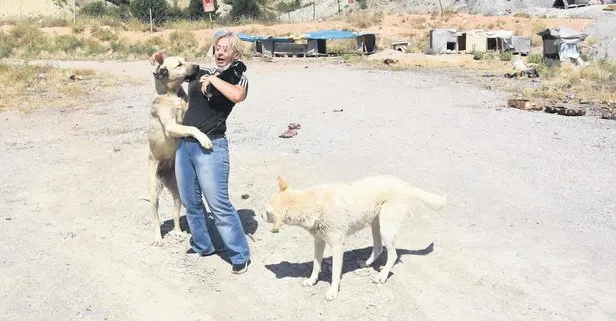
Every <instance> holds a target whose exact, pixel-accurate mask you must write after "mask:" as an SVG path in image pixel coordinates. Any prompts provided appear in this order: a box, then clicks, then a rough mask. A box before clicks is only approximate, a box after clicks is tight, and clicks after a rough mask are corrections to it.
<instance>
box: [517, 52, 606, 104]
mask: <svg viewBox="0 0 616 321" xmlns="http://www.w3.org/2000/svg"><path fill="white" fill-rule="evenodd" d="M538 71H539V74H540V76H541V77H542V79H543V82H542V85H541V87H539V88H529V89H527V90H525V94H526V95H527V96H529V97H531V98H543V99H548V100H551V101H562V100H565V99H566V98H567V96H568V95H570V94H572V93H575V97H576V99H578V100H580V101H587V102H593V103H597V104H604V103H606V102H612V103H613V102H616V62H614V61H607V60H599V61H596V62H593V63H591V64H590V65H589V66H586V67H583V68H580V67H574V66H572V65H571V64H566V65H563V66H561V67H560V68H559V67H547V66H545V65H542V64H540V65H539V67H538Z"/></svg>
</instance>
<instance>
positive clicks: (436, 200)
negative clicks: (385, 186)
mask: <svg viewBox="0 0 616 321" xmlns="http://www.w3.org/2000/svg"><path fill="white" fill-rule="evenodd" d="M408 191H409V194H410V196H411V197H412V198H414V199H418V200H420V201H423V202H424V203H426V204H427V205H428V206H430V207H431V208H433V209H435V210H440V209H442V208H443V207H445V205H446V204H447V197H446V196H440V195H436V194H433V193H429V192H426V191H424V190H422V189H421V188H418V187H413V186H409V188H408Z"/></svg>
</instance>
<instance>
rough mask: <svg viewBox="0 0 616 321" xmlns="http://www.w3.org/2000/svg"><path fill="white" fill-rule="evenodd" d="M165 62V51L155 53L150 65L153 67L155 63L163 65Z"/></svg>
mask: <svg viewBox="0 0 616 321" xmlns="http://www.w3.org/2000/svg"><path fill="white" fill-rule="evenodd" d="M163 62H165V50H164V49H163V50H159V51H157V52H155V53H154V54H153V55H152V57H151V58H150V64H152V65H154V64H155V63H158V64H159V65H162V64H163Z"/></svg>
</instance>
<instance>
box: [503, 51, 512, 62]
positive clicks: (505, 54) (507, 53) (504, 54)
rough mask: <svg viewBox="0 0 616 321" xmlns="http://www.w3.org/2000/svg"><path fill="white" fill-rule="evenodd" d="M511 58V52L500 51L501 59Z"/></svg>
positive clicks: (507, 59) (508, 59)
mask: <svg viewBox="0 0 616 321" xmlns="http://www.w3.org/2000/svg"><path fill="white" fill-rule="evenodd" d="M511 59H513V54H512V53H511V52H508V51H505V52H501V54H500V60H501V61H511Z"/></svg>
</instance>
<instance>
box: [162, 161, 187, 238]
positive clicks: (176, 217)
mask: <svg viewBox="0 0 616 321" xmlns="http://www.w3.org/2000/svg"><path fill="white" fill-rule="evenodd" d="M163 183H164V185H165V187H167V189H168V190H169V193H171V197H172V198H173V231H171V233H172V234H173V235H175V236H178V237H183V236H184V233H183V232H182V229H181V228H180V209H181V207H182V203H181V201H180V192H179V191H178V182H177V181H176V178H175V172H169V173H167V175H166V177H164V180H163Z"/></svg>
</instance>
